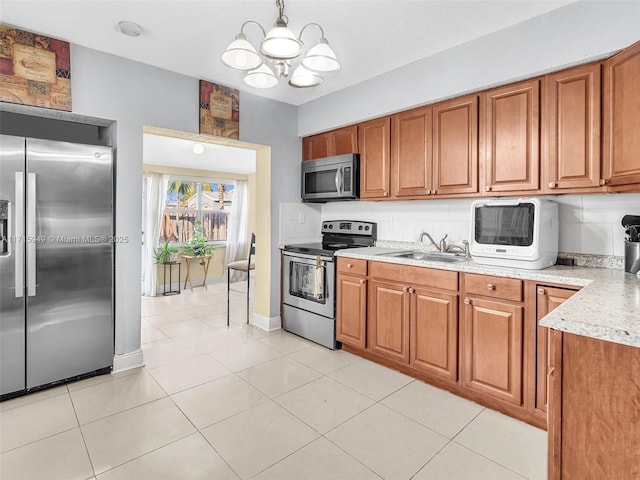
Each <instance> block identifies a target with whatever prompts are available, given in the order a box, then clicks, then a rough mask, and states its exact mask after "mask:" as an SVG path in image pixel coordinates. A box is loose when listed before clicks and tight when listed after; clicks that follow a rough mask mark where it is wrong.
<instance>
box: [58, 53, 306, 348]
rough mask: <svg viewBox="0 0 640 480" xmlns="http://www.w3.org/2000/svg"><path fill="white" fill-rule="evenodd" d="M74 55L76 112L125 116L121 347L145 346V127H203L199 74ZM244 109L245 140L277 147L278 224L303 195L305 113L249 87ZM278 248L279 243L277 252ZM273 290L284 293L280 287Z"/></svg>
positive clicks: (120, 178)
mask: <svg viewBox="0 0 640 480" xmlns="http://www.w3.org/2000/svg"><path fill="white" fill-rule="evenodd" d="M71 62H72V75H73V77H72V94H73V112H74V113H77V114H82V115H90V116H94V117H100V118H107V119H112V120H115V121H117V132H116V133H117V138H118V148H117V169H116V233H117V235H119V236H122V235H126V236H128V237H129V242H128V243H123V244H118V245H117V246H116V353H118V354H121V353H126V352H131V351H134V350H136V349H138V348H139V347H140V269H141V267H140V265H141V243H140V242H141V230H142V221H141V219H142V135H143V126H145V125H149V126H155V127H162V128H169V129H174V130H180V131H184V132H193V133H197V132H198V128H199V126H198V122H199V112H198V79H196V78H191V77H187V76H184V75H180V74H177V73H173V72H169V71H166V70H162V69H158V68H155V67H151V66H148V65H144V64H141V63H137V62H133V61H130V60H126V59H124V58H121V57H116V56H113V55H109V54H106V53H102V52H99V51H96V50H92V49H88V48H84V47H81V46H78V45H73V46H72V48H71ZM240 113H241V127H240V128H241V131H240V135H241V139H242V140H245V141H249V142H254V143H263V144H266V145H271V146H272V157H273V161H272V172H273V175H272V178H273V179H274V180H273V183H272V186H271V189H272V191H273V192H274V198H273V199H272V205H273V207H272V208H273V211H272V222H273V224H272V230H275V229H277V225H278V208H277V204H278V202H279V201H280V200H281V199H297V198H298V188H299V187H298V182H299V168H300V166H299V159H300V153H299V152H300V145H299V140H298V139H297V137H296V135H295V130H296V129H295V125H296V114H297V112H296V109H295V108H294V107H290V106H288V105H284V104H281V103H279V102H275V101H272V100H267V99H263V98H260V97H256V96H254V95H250V94H245V93H242V94H241V97H240ZM258 181H271V179H258ZM259 220H260V219H258V221H259ZM274 225H275V227H274ZM273 238H274V239H275V238H277V231H276V236H274V237H273ZM276 247H277V245H276ZM277 254H278V252H277V249H275V248H274V249H273V251H272V256H273V257H274V258H277ZM279 272H280V266H279V261H278V262H275V263H272V272H271V279H272V285H273V286H277V285H279V284H280V282H279ZM272 295H273V296H274V298H278V295H279V292H278V291H277V288H276V289H275V292H272ZM274 310H277V308H276V307H274ZM275 314H276V315H277V313H275Z"/></svg>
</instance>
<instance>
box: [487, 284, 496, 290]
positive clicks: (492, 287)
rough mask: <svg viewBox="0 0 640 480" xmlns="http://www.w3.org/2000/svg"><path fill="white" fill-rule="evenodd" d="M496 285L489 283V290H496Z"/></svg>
mask: <svg viewBox="0 0 640 480" xmlns="http://www.w3.org/2000/svg"><path fill="white" fill-rule="evenodd" d="M495 289H496V286H495V285H494V284H493V283H487V290H495Z"/></svg>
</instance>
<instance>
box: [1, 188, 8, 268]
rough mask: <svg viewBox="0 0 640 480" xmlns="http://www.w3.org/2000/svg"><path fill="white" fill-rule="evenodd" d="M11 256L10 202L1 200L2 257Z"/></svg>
mask: <svg viewBox="0 0 640 480" xmlns="http://www.w3.org/2000/svg"><path fill="white" fill-rule="evenodd" d="M8 254H9V201H8V200H0V255H8Z"/></svg>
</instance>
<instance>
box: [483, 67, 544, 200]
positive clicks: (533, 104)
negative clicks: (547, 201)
mask: <svg viewBox="0 0 640 480" xmlns="http://www.w3.org/2000/svg"><path fill="white" fill-rule="evenodd" d="M482 98H483V106H484V122H481V125H482V127H483V133H482V136H483V138H484V142H485V145H484V148H483V149H482V151H483V153H484V160H483V163H484V168H485V182H486V183H485V192H489V193H488V194H489V195H494V194H501V193H502V194H509V195H512V194H513V193H514V192H523V193H526V194H531V193H535V192H537V191H538V190H539V186H540V80H539V79H534V80H529V81H526V82H519V83H515V84H512V85H507V86H505V87H500V88H495V89H493V90H489V91H487V92H484V93H483V94H482Z"/></svg>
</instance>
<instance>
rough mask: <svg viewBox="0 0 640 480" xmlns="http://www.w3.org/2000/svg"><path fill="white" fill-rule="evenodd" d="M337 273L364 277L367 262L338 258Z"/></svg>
mask: <svg viewBox="0 0 640 480" xmlns="http://www.w3.org/2000/svg"><path fill="white" fill-rule="evenodd" d="M338 273H350V274H351V275H366V274H367V261H366V260H359V259H357V258H341V257H338Z"/></svg>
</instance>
